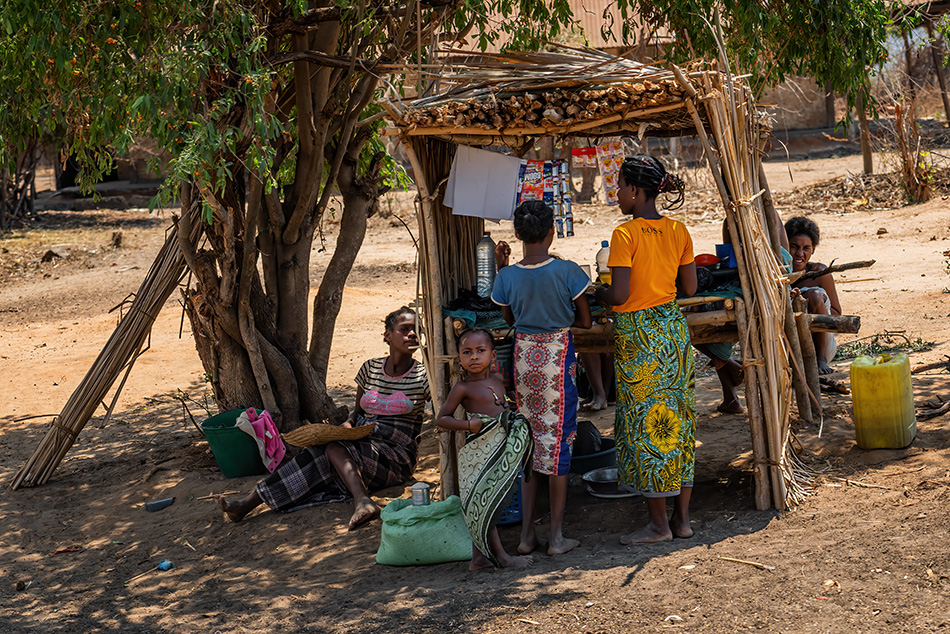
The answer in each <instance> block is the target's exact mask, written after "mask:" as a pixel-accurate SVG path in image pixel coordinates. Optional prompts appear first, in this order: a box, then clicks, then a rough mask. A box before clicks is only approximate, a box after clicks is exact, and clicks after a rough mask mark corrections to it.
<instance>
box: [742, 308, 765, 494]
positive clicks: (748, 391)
mask: <svg viewBox="0 0 950 634" xmlns="http://www.w3.org/2000/svg"><path fill="white" fill-rule="evenodd" d="M743 304H744V302H743V301H742V300H740V299H738V298H737V299H736V325H737V326H738V328H739V337H740V338H739V341H740V342H743V343H742V367H743V368H744V369H745V373H744V374H745V403H746V407H748V408H749V432H750V433H751V435H752V480H753V482H754V483H755V508H757V509H759V510H760V511H764V510H765V509H767V508H769V506H770V504H769V497H770V495H769V493H770V489H771V487H770V486H769V471H768V469H767V467H766V465H767V464H768V449H767V448H766V443H765V436H764V426H765V425H764V419H763V418H762V410H761V407H762V405H761V401H760V400H759V385H758V380H757V377H756V373H755V370H754V368H753V367H751V366H750V365H749V364H748V362H750V361H751V358H750V357H751V354H750V352H751V351H750V350H749V346H748V344H747V343H745V342H747V341H748V339H749V330H748V325H747V324H746V317H745V315H746V312H745V306H743Z"/></svg>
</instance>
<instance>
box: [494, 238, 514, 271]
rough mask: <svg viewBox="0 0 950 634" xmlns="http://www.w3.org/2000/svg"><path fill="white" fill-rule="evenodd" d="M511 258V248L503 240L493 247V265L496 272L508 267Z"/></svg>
mask: <svg viewBox="0 0 950 634" xmlns="http://www.w3.org/2000/svg"><path fill="white" fill-rule="evenodd" d="M509 258H511V247H510V246H508V243H507V242H505V241H504V240H501V241H500V242H499V243H498V244H496V245H495V264H496V267H497V269H498V270H501V269H503V268H505V267H506V266H508V260H509Z"/></svg>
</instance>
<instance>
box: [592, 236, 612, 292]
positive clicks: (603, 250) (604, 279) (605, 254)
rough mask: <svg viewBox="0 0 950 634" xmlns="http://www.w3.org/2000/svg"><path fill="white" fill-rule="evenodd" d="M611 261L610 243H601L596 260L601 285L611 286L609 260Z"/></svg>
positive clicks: (604, 241)
mask: <svg viewBox="0 0 950 634" xmlns="http://www.w3.org/2000/svg"><path fill="white" fill-rule="evenodd" d="M609 259H610V243H609V242H608V241H606V240H602V241H601V242H600V251H598V252H597V256H596V257H595V258H594V260H595V262H596V263H597V276H598V277H599V278H600V283H601V284H610V267H609V266H607V260H609Z"/></svg>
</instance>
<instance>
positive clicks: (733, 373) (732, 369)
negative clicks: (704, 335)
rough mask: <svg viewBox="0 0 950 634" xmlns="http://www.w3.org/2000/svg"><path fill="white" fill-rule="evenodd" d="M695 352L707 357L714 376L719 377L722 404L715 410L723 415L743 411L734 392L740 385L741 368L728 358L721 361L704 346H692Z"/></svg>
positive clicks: (711, 350)
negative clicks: (714, 371) (714, 369)
mask: <svg viewBox="0 0 950 634" xmlns="http://www.w3.org/2000/svg"><path fill="white" fill-rule="evenodd" d="M694 347H695V348H696V349H697V350H699V351H700V352H702V353H703V354H704V355H706V356H707V357H709V360H710V361H712V364H713V367H714V368H716V375H717V376H718V377H719V383H720V385H722V403H720V404H719V406H718V407H717V408H716V409H717V410H719V411H720V412H722V413H723V414H741V413H743V412H744V411H745V409H744V408H743V407H742V403H740V402H739V394H738V393H737V392H736V388H738V387H739V386H740V385H741V384H742V366H741V365H739V364H738V363H736V361H735V360H734V359H733V358H732V357H731V356H730V357H728V358H726V359H723V358H722V357H721V356H720V355H719V354H717V352H716V351H715V350H714V349H713V348H712V347H711V346H708V345H706V344H703V343H701V344H697V345H696V346H694Z"/></svg>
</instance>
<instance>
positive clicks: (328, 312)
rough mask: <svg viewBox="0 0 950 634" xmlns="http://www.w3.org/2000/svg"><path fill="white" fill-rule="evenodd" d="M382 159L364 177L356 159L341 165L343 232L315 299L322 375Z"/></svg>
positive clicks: (315, 358)
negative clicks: (357, 173) (357, 168)
mask: <svg viewBox="0 0 950 634" xmlns="http://www.w3.org/2000/svg"><path fill="white" fill-rule="evenodd" d="M381 159H382V155H377V156H376V157H374V159H373V165H372V166H371V167H370V169H369V173H368V174H367V175H366V176H365V177H362V178H361V177H358V176H357V175H356V164H355V162H350V161H347V162H345V163H344V165H343V167H342V168H341V169H340V179H339V182H340V189H341V190H342V191H343V192H344V194H343V215H342V216H341V217H340V234H339V235H338V236H337V241H336V248H335V249H334V250H333V257H332V258H331V259H330V263H329V264H328V265H327V270H326V271H325V272H324V274H323V282H322V283H321V284H320V288H319V290H318V291H317V296H316V297H315V298H314V300H313V327H312V330H311V334H310V362H311V363H312V364H313V367H314V369H315V370H316V372H317V374H319V375H321V376H326V374H327V367H328V365H329V360H330V347H331V344H332V337H330V336H327V335H328V333H332V332H333V325H334V324H335V323H336V318H337V315H339V313H340V306H341V304H342V302H343V286H344V284H345V283H346V278H347V277H348V276H349V273H350V271H351V270H352V268H353V263H354V262H355V261H356V256H357V254H358V253H359V250H360V247H361V246H362V245H363V238H364V237H365V236H366V223H367V220H368V219H369V218H370V216H372V215H373V214H374V213H375V212H376V210H377V208H378V201H379V179H380V175H379V167H380V165H381V163H382V160H381Z"/></svg>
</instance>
